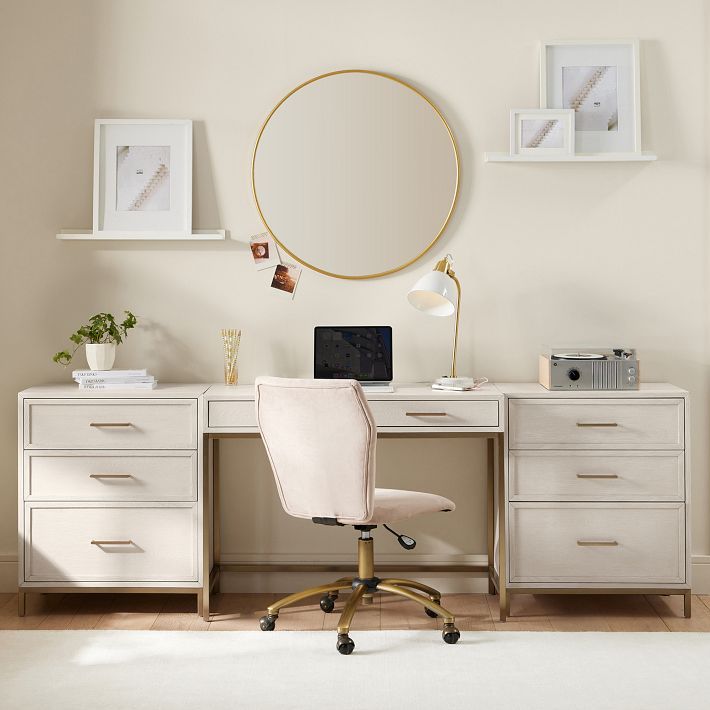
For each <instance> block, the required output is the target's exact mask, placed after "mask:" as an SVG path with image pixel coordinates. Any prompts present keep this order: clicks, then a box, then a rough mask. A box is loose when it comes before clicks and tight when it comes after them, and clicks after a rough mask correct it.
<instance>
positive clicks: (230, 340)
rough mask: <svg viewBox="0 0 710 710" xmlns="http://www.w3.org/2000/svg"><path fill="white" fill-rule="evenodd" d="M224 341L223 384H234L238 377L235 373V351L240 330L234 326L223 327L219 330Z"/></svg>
mask: <svg viewBox="0 0 710 710" xmlns="http://www.w3.org/2000/svg"><path fill="white" fill-rule="evenodd" d="M219 334H220V335H221V336H222V341H223V342H224V384H225V385H236V384H237V380H238V379H239V377H238V373H237V353H238V352H239V342H240V340H241V339H242V331H241V330H236V329H235V328H223V329H222V330H220V331H219Z"/></svg>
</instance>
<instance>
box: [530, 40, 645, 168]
mask: <svg viewBox="0 0 710 710" xmlns="http://www.w3.org/2000/svg"><path fill="white" fill-rule="evenodd" d="M565 67H569V68H581V67H589V68H593V67H596V68H597V69H598V70H601V69H604V70H606V69H609V68H612V67H613V68H614V70H615V84H616V87H615V94H616V97H615V99H616V115H617V120H616V128H615V129H613V130H606V131H603V130H580V124H581V121H580V120H579V115H578V116H577V120H576V144H577V149H578V150H579V151H580V152H581V153H585V154H598V153H634V154H639V155H640V154H641V85H640V79H639V74H640V69H639V41H638V40H637V39H613V40H612V39H607V40H587V41H582V40H556V41H546V42H542V43H541V44H540V106H541V108H560V109H561V108H564V103H565V101H564V69H565ZM603 74H604V72H602V74H600V76H603ZM590 81H591V80H590ZM591 88H593V87H591ZM599 100H600V101H602V100H603V99H602V97H601V96H600V97H599Z"/></svg>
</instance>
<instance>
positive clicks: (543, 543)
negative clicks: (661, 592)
mask: <svg viewBox="0 0 710 710" xmlns="http://www.w3.org/2000/svg"><path fill="white" fill-rule="evenodd" d="M509 511H510V521H509V525H510V538H511V547H510V550H511V557H510V581H511V582H517V583H545V582H547V583H574V582H580V583H587V584H589V583H602V584H603V583H607V584H682V583H684V582H685V512H684V504H683V503H597V504H593V503H586V504H585V503H510V505H509Z"/></svg>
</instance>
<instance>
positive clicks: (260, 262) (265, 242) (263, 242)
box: [249, 232, 281, 271]
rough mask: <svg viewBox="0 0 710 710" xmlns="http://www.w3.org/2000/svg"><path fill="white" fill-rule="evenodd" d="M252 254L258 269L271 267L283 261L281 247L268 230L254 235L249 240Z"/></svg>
mask: <svg viewBox="0 0 710 710" xmlns="http://www.w3.org/2000/svg"><path fill="white" fill-rule="evenodd" d="M249 247H250V249H251V256H252V259H254V265H255V266H256V268H257V270H258V271H261V270H262V269H269V268H271V267H272V266H276V265H277V264H280V263H281V257H280V256H279V249H278V247H277V246H276V242H275V241H274V238H273V237H272V236H271V235H270V234H269V233H268V232H262V233H261V234H256V235H254V236H253V237H252V238H251V239H250V240H249Z"/></svg>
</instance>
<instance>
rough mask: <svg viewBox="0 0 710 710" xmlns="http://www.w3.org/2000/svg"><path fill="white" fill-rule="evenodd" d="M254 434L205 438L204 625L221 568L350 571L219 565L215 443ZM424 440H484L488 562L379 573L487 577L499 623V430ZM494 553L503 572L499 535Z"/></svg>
mask: <svg viewBox="0 0 710 710" xmlns="http://www.w3.org/2000/svg"><path fill="white" fill-rule="evenodd" d="M259 436H260V435H259V434H258V433H243V434H242V433H226V432H225V433H209V434H203V437H204V438H203V465H204V469H203V476H202V481H203V491H202V494H203V496H204V503H205V504H204V509H203V510H204V514H203V518H202V524H203V535H202V540H203V555H202V559H203V565H204V567H203V577H202V578H203V588H202V592H201V595H200V596H201V598H199V597H198V608H199V606H200V605H201V607H202V608H201V613H202V616H203V618H204V620H205V621H209V620H210V614H211V605H210V601H211V595H212V594H213V593H217V592H219V581H220V574H221V571H222V570H225V571H230V572H323V573H338V572H353V571H354V569H355V566H354V564H302V565H300V564H221V563H220V554H221V541H220V526H219V520H220V507H221V504H220V485H219V479H220V470H219V442H220V439H243V438H258V437H259ZM421 436H422V435H421V434H406V433H405V434H402V433H378V438H406V437H417V438H420V437H421ZM426 436H431V437H435V438H451V437H468V438H475V439H487V443H488V446H487V476H486V480H487V485H486V503H487V506H486V510H487V526H486V550H487V561H486V564H466V565H464V564H460V565H422V564H396V565H382V566H381V569H382V570H383V571H384V570H387V571H388V572H392V573H400V572H470V573H472V574H481V573H483V574H485V575H486V576H487V577H488V593H489V594H498V595H499V596H500V608H501V621H505V618H506V616H507V615H508V614H509V604H510V602H509V597H508V594H507V590H506V587H505V575H503V579H502V580H501V578H500V576H499V575H498V572H497V570H496V564H495V543H496V539H495V531H496V512H497V513H498V520H499V521H500V523H499V530H503V529H504V528H503V524H504V522H503V521H504V520H505V517H504V516H505V497H504V496H500V495H499V496H498V497H497V498H498V500H497V503H498V510H497V511H496V496H495V490H496V481H497V485H498V490H499V491H503V490H504V475H505V465H504V459H503V432H478V431H477V432H471V433H468V432H461V433H456V432H442V433H429V434H427V435H426ZM499 537H500V539H499V541H498V554H499V567H498V569H504V568H505V559H506V557H505V539H504V536H499Z"/></svg>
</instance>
